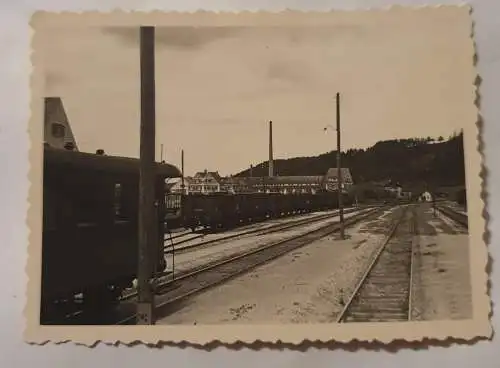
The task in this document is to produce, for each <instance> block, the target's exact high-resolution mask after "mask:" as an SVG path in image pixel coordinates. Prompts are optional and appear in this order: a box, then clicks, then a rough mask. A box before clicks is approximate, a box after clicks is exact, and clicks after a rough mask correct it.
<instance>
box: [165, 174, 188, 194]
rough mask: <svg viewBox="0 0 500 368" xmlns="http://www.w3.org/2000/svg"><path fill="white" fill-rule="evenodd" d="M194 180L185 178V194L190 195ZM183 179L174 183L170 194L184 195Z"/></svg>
mask: <svg viewBox="0 0 500 368" xmlns="http://www.w3.org/2000/svg"><path fill="white" fill-rule="evenodd" d="M191 181H192V178H190V177H185V178H184V193H185V194H189V185H190V184H191ZM182 189H183V188H182V179H178V180H177V181H176V182H175V183H172V186H171V187H170V192H172V193H178V194H179V193H182V192H183V190H182Z"/></svg>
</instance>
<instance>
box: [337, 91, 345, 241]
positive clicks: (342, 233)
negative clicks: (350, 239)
mask: <svg viewBox="0 0 500 368" xmlns="http://www.w3.org/2000/svg"><path fill="white" fill-rule="evenodd" d="M335 100H336V102H337V193H338V202H339V217H340V238H341V239H345V230H344V205H343V203H342V184H343V181H342V169H341V165H342V163H341V158H340V156H341V151H340V93H338V92H337V98H336V99H335Z"/></svg>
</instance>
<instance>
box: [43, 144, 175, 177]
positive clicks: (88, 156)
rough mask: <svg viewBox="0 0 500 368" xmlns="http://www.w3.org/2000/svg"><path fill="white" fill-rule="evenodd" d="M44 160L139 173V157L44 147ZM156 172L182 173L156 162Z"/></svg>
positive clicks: (65, 164)
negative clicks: (102, 154)
mask: <svg viewBox="0 0 500 368" xmlns="http://www.w3.org/2000/svg"><path fill="white" fill-rule="evenodd" d="M44 162H46V163H50V164H51V165H54V166H59V167H65V168H73V169H92V170H96V171H108V172H116V173H137V174H139V159H137V158H130V157H120V156H105V155H104V156H101V155H97V154H93V153H86V152H77V151H67V150H62V149H57V148H51V147H45V148H44ZM156 165H157V168H158V169H157V170H158V171H157V174H158V175H161V176H163V177H165V178H176V177H180V176H181V175H182V174H181V172H180V170H179V169H178V168H177V167H176V166H174V165H171V164H167V163H163V164H160V163H157V164H156Z"/></svg>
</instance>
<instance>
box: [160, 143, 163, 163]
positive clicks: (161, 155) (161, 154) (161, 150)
mask: <svg viewBox="0 0 500 368" xmlns="http://www.w3.org/2000/svg"><path fill="white" fill-rule="evenodd" d="M160 162H163V143H162V144H160Z"/></svg>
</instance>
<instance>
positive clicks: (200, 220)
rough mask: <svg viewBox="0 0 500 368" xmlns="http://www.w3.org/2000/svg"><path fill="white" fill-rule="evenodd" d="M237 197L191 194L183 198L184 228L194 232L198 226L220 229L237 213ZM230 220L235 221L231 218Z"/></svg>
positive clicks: (224, 194)
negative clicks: (231, 215)
mask: <svg viewBox="0 0 500 368" xmlns="http://www.w3.org/2000/svg"><path fill="white" fill-rule="evenodd" d="M235 208H236V205H235V196H234V195H231V194H226V193H214V194H189V195H185V196H183V198H182V210H181V212H182V213H181V217H182V223H183V225H184V227H186V228H190V229H191V230H194V229H195V228H196V227H198V226H204V227H210V228H218V227H221V226H223V225H224V224H225V223H226V222H227V219H228V214H233V215H234V211H235ZM229 220H233V218H232V217H229Z"/></svg>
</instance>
